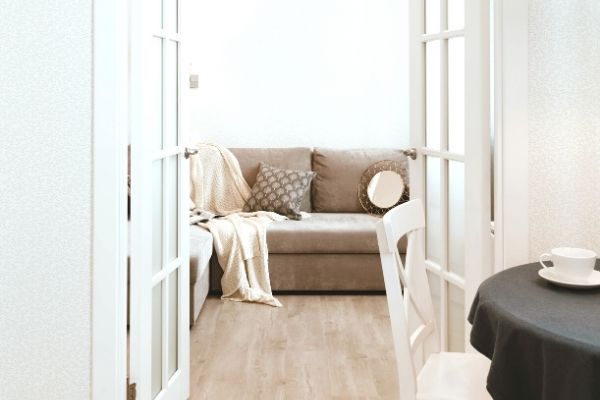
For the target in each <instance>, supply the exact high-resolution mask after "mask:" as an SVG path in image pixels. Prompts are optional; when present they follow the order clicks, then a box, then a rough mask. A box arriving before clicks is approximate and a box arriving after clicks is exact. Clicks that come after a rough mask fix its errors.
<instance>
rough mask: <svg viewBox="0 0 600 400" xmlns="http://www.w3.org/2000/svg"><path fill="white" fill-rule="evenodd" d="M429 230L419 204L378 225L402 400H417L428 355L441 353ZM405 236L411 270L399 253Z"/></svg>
mask: <svg viewBox="0 0 600 400" xmlns="http://www.w3.org/2000/svg"><path fill="white" fill-rule="evenodd" d="M424 228H425V215H424V212H423V205H422V203H421V200H419V199H416V200H411V201H409V202H406V203H403V204H401V205H399V206H397V207H395V208H393V209H392V210H390V211H389V212H388V213H387V214H386V215H384V217H383V218H382V220H381V221H380V222H379V223H378V224H377V240H378V243H379V254H380V256H381V266H382V269H383V277H384V281H385V290H386V295H387V301H388V308H389V312H390V320H391V323H392V335H393V339H394V350H395V354H396V363H397V365H398V379H399V385H400V399H401V400H414V399H415V398H416V393H417V376H418V373H419V371H420V369H421V368H422V366H423V364H424V363H425V361H426V359H427V357H428V356H429V354H431V353H436V352H439V346H440V345H439V343H440V342H439V333H438V330H437V328H436V324H435V314H434V311H433V302H432V300H431V292H430V291H429V283H428V280H427V272H426V270H425V253H424V250H423V240H424ZM403 236H407V239H408V245H407V250H406V265H403V263H402V259H401V258H400V254H399V252H398V241H399V240H400V238H402V237H403Z"/></svg>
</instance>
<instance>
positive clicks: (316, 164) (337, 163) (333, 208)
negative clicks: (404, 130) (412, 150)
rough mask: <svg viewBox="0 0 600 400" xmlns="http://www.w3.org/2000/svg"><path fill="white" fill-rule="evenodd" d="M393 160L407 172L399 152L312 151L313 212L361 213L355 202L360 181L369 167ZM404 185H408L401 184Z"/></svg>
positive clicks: (366, 150)
mask: <svg viewBox="0 0 600 400" xmlns="http://www.w3.org/2000/svg"><path fill="white" fill-rule="evenodd" d="M383 160H394V161H398V162H401V163H403V164H404V165H406V166H407V168H408V161H407V158H406V156H405V155H404V154H403V153H402V150H393V149H357V150H343V149H325V148H316V149H314V151H313V158H312V168H313V171H314V172H316V173H317V175H316V176H315V178H314V179H313V184H312V206H313V211H314V212H335V213H356V212H365V211H364V209H363V208H362V207H361V205H360V202H359V201H358V185H359V183H360V178H361V176H362V174H363V172H365V170H366V169H367V168H369V166H371V164H374V163H376V162H378V161H383ZM405 183H406V184H407V185H408V182H405Z"/></svg>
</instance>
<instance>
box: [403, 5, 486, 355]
mask: <svg viewBox="0 0 600 400" xmlns="http://www.w3.org/2000/svg"><path fill="white" fill-rule="evenodd" d="M409 1H410V36H409V38H410V99H411V101H410V104H411V111H410V116H411V122H410V129H411V130H410V137H411V145H412V147H414V148H415V149H417V154H418V156H417V158H416V160H414V161H413V162H412V163H411V171H410V173H411V197H413V198H421V199H422V200H423V202H424V206H425V209H426V215H427V229H426V233H425V237H424V241H425V243H426V246H425V248H426V265H427V270H428V272H427V273H428V277H429V283H430V287H431V291H432V296H433V299H434V305H435V311H436V317H437V323H438V327H439V329H440V336H441V348H442V350H445V351H463V350H465V349H466V348H468V344H467V343H468V324H467V322H466V317H467V314H468V310H469V307H470V305H471V301H472V299H473V297H474V294H475V292H476V290H477V287H478V285H479V284H480V283H481V281H482V280H483V279H484V278H485V277H486V276H488V275H489V274H490V271H491V270H492V255H491V252H492V238H491V234H490V210H491V199H490V146H489V141H490V138H489V136H490V109H489V98H490V87H489V79H490V78H489V76H490V70H489V65H490V64H489V57H490V55H489V21H490V9H489V0H483V1H482V0H409Z"/></svg>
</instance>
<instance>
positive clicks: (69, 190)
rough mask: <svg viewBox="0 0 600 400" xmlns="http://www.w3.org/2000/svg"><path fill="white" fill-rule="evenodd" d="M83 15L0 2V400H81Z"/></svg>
mask: <svg viewBox="0 0 600 400" xmlns="http://www.w3.org/2000/svg"><path fill="white" fill-rule="evenodd" d="M91 7H92V2H91V1H90V0H82V1H67V0H57V1H51V2H48V1H34V0H21V1H1V2H0V9H2V17H0V19H1V20H2V22H1V23H0V37H1V38H2V39H1V42H2V44H1V46H0V48H1V51H0V53H1V55H0V58H1V60H2V61H1V62H0V135H1V138H2V145H1V146H0V165H1V168H0V188H1V189H0V203H1V207H0V235H1V237H0V257H1V258H0V398H1V399H3V400H27V399H32V400H34V399H35V400H39V399H45V400H52V399H57V400H67V399H77V400H80V399H86V398H89V393H90V296H91V290H90V265H91V264H90V251H91V250H90V246H91V241H90V237H91V160H92V156H91V145H90V143H91V107H92V104H91V94H92V92H91V63H92V58H91V28H92V27H91V21H92V15H91Z"/></svg>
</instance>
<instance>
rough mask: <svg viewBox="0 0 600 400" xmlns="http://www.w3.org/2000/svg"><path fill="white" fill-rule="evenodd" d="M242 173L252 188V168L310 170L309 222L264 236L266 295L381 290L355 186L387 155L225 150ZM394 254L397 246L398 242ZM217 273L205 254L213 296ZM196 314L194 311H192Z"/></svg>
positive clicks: (371, 228)
mask: <svg viewBox="0 0 600 400" xmlns="http://www.w3.org/2000/svg"><path fill="white" fill-rule="evenodd" d="M231 151H232V152H233V154H234V155H235V156H236V157H237V159H238V160H239V163H240V166H241V169H242V173H243V174H244V177H245V178H246V180H247V181H248V184H249V185H250V186H252V185H254V182H255V180H256V175H257V173H258V167H259V164H260V162H266V163H268V164H271V165H274V166H276V167H282V168H289V169H300V170H313V171H315V172H316V173H317V175H316V177H315V178H314V180H313V183H312V187H311V193H310V195H309V196H306V198H305V201H304V203H303V204H302V211H307V212H310V213H311V214H312V215H311V217H310V218H306V219H303V220H302V221H293V220H286V221H281V222H275V223H273V224H271V225H270V226H269V228H268V230H267V245H268V248H269V272H270V278H271V287H272V288H273V290H274V291H381V290H384V283H383V275H382V272H381V264H380V259H379V251H378V247H377V237H376V233H375V224H376V223H377V221H378V220H379V218H378V217H375V216H372V215H369V214H366V213H365V212H364V210H363V209H362V207H361V206H360V203H359V201H358V195H357V192H358V183H359V180H360V177H361V175H362V173H363V172H364V171H365V170H366V169H367V168H368V167H369V166H370V165H371V164H373V163H375V162H377V161H381V160H396V161H398V162H401V163H404V164H405V165H407V164H408V163H407V160H406V157H405V156H404V155H403V154H402V152H401V151H400V150H390V149H364V150H339V149H320V148H316V149H314V150H313V149H310V148H277V149H275V148H273V149H248V148H245V149H241V148H240V149H231ZM400 250H401V253H404V252H405V244H404V243H401V244H400ZM222 275H223V272H222V269H221V267H220V266H219V263H218V261H217V259H216V256H214V255H213V257H212V258H211V261H210V290H211V291H212V292H216V293H218V292H220V289H221V277H222ZM198 311H199V310H198Z"/></svg>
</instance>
